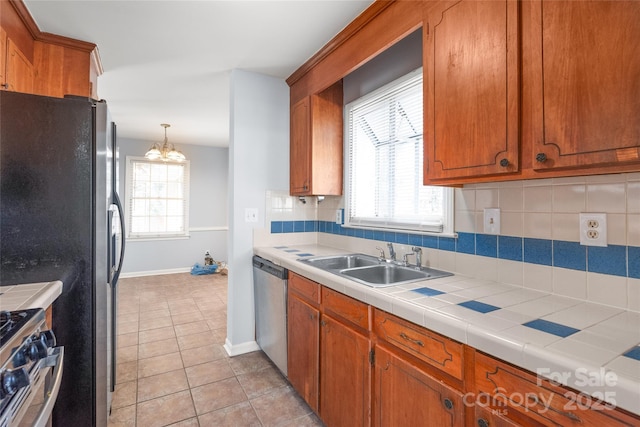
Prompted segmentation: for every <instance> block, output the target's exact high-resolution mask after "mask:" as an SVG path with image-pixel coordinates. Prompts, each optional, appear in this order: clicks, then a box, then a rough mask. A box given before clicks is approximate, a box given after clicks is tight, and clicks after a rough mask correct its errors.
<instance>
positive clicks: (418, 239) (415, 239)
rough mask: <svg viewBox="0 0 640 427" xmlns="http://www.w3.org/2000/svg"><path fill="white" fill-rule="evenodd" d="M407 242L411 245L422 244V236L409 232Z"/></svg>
mask: <svg viewBox="0 0 640 427" xmlns="http://www.w3.org/2000/svg"><path fill="white" fill-rule="evenodd" d="M409 244H410V245H411V246H422V236H421V235H420V234H409Z"/></svg>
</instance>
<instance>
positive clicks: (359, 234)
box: [353, 228, 364, 239]
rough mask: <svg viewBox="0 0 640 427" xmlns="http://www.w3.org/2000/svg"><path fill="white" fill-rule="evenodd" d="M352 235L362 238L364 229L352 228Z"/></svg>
mask: <svg viewBox="0 0 640 427" xmlns="http://www.w3.org/2000/svg"><path fill="white" fill-rule="evenodd" d="M353 235H354V236H355V237H359V238H360V239H363V238H364V230H363V229H362V228H354V229H353Z"/></svg>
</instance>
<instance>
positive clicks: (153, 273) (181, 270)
mask: <svg viewBox="0 0 640 427" xmlns="http://www.w3.org/2000/svg"><path fill="white" fill-rule="evenodd" d="M190 271H191V267H182V268H169V269H167V270H149V271H132V272H129V273H122V274H121V275H120V277H122V278H123V279H126V278H127V277H143V276H160V275H162V274H176V273H189V272H190Z"/></svg>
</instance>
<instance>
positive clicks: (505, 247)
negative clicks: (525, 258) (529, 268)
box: [498, 236, 523, 261]
mask: <svg viewBox="0 0 640 427" xmlns="http://www.w3.org/2000/svg"><path fill="white" fill-rule="evenodd" d="M522 242H523V239H522V237H511V236H498V258H500V259H508V260H511V261H522V244H523V243H522Z"/></svg>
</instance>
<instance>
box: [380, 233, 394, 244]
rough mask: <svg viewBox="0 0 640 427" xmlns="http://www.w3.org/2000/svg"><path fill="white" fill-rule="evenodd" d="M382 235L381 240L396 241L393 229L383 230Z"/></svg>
mask: <svg viewBox="0 0 640 427" xmlns="http://www.w3.org/2000/svg"><path fill="white" fill-rule="evenodd" d="M382 235H383V236H384V238H383V239H382V240H384V241H385V242H391V243H396V233H395V231H383V232H382Z"/></svg>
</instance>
